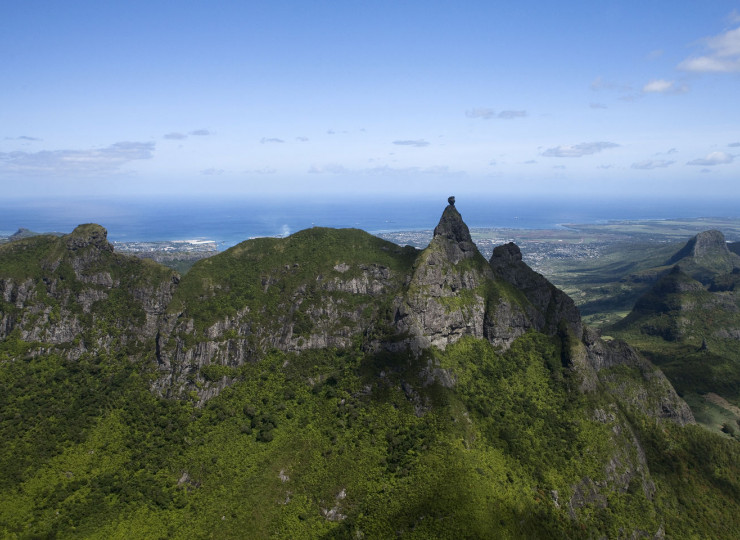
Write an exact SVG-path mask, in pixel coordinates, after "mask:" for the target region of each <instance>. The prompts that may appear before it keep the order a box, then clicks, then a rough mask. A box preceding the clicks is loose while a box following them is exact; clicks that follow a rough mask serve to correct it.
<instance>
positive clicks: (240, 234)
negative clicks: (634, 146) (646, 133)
mask: <svg viewBox="0 0 740 540" xmlns="http://www.w3.org/2000/svg"><path fill="white" fill-rule="evenodd" d="M446 205H447V201H446V200H445V199H444V198H443V199H442V200H437V199H436V198H435V199H434V200H432V199H430V198H429V197H423V196H422V197H417V198H409V197H393V196H390V195H389V196H386V197H365V198H347V199H330V198H321V197H314V198H310V199H300V198H297V197H283V198H269V197H252V198H247V197H237V198H217V197H210V198H203V197H200V198H194V197H191V198H185V197H182V198H176V197H175V198H173V197H158V198H153V197H147V198H139V199H137V198H126V199H115V200H114V199H75V200H70V201H63V200H42V199H33V200H32V199H25V200H18V199H16V200H0V235H10V234H12V233H14V232H15V231H16V230H18V228H20V227H25V228H27V229H31V230H33V231H37V232H64V233H67V232H70V231H71V230H72V229H74V227H75V226H77V225H78V224H80V223H99V224H100V225H102V226H104V227H105V228H106V229H107V230H108V239H109V240H110V241H113V242H116V241H117V242H132V241H157V240H213V241H215V242H217V243H218V245H219V249H225V248H228V247H230V246H233V245H235V244H237V243H239V242H241V241H243V240H246V239H248V238H253V237H258V236H287V235H289V234H291V233H294V232H296V231H299V230H301V229H305V228H308V227H312V226H323V227H355V228H359V229H363V230H366V231H368V232H371V233H377V232H383V231H401V230H420V229H432V228H434V226H435V225H436V224H437V222H438V221H439V217H440V215H441V214H442V211H443V210H444V208H445V206H446ZM456 207H457V209H458V210H459V212H460V213H461V214H462V216H463V219H464V220H465V222H466V223H467V224H468V226H469V227H492V228H515V229H553V228H559V227H561V226H562V225H563V224H566V223H603V222H606V221H610V220H636V219H670V218H695V217H726V218H738V217H740V204H738V201H737V200H713V201H709V200H707V201H702V200H696V199H695V200H685V199H682V200H665V199H661V200H658V201H655V200H634V199H622V200H615V199H608V200H607V199H604V200H594V199H574V198H567V199H566V198H563V199H557V198H532V197H527V198H525V197H519V198H513V197H493V196H487V197H475V198H473V197H471V198H469V199H468V198H466V197H458V198H457V204H456Z"/></svg>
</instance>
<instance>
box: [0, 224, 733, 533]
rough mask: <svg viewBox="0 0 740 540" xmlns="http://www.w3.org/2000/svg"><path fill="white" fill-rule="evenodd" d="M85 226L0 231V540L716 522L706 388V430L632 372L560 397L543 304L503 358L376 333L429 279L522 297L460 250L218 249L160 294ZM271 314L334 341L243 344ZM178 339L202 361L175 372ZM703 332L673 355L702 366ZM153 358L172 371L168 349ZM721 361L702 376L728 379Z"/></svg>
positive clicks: (652, 528)
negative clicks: (667, 417)
mask: <svg viewBox="0 0 740 540" xmlns="http://www.w3.org/2000/svg"><path fill="white" fill-rule="evenodd" d="M104 232H105V231H104V230H102V228H98V227H96V226H92V225H91V226H84V227H80V228H78V229H77V230H76V231H75V234H73V235H68V236H66V237H63V238H53V237H45V236H43V237H36V238H33V239H25V240H18V241H14V242H12V243H9V244H6V245H4V246H1V247H0V288H2V293H3V297H2V298H3V301H2V303H1V304H0V321H5V322H4V323H3V324H4V325H5V326H2V329H3V331H4V332H5V333H4V334H3V338H2V340H1V341H0V388H1V389H2V391H1V392H0V440H1V441H2V443H3V444H2V445H0V536H2V537H8V538H41V537H43V538H46V537H52V538H53V537H59V538H72V537H74V538H208V537H216V538H243V537H245V536H248V537H252V538H268V537H271V538H272V537H274V538H290V539H300V538H353V537H354V538H389V537H394V536H402V537H408V538H594V537H607V538H617V537H632V536H639V535H647V536H654V535H657V534H659V533H660V531H663V532H665V534H666V535H667V536H669V537H674V538H691V537H710V538H737V537H738V536H740V517H739V516H740V445H739V444H738V442H737V441H736V440H734V438H736V437H737V432H738V429H740V427H738V426H737V422H736V421H735V424H733V423H732V420H733V419H734V417H733V416H732V414H734V413H733V410H734V409H732V406H733V405H732V403H730V402H729V398H727V399H728V401H723V396H722V395H720V394H719V392H718V394H717V395H716V397H715V396H714V395H710V394H709V393H707V394H706V396H708V397H706V399H705V403H706V411H707V412H706V415H707V417H709V416H710V415H714V416H713V421H714V422H716V423H718V425H719V427H718V433H717V434H712V433H708V432H707V431H705V430H702V429H699V428H697V427H695V426H689V427H683V428H682V427H678V426H676V425H673V424H672V423H670V422H668V421H658V420H655V416H656V415H655V414H652V411H653V409H656V408H657V409H660V407H671V406H672V405H671V403H669V402H668V401H666V400H669V399H670V396H671V395H672V394H669V393H667V392H666V391H665V388H661V387H660V384H662V383H665V381H664V379H662V378H661V377H658V376H656V375H655V373H653V371H652V366H650V365H649V364H645V365H641V364H639V365H632V364H619V363H618V362H617V365H613V366H611V367H605V368H604V369H603V370H602V372H600V373H599V377H598V380H596V379H594V381H595V382H593V385H594V388H593V389H592V390H591V391H589V392H585V393H584V392H583V391H582V390H580V388H581V386H582V383H583V380H582V377H583V376H584V372H583V371H579V370H578V369H575V368H574V365H575V362H576V361H578V360H579V359H580V360H582V359H583V358H582V357H583V355H584V354H585V352H584V351H585V347H586V345H585V344H584V343H583V342H582V341H580V339H578V336H573V335H572V334H570V333H569V331H568V327H567V324H566V321H564V320H563V321H561V323H562V324H561V325H560V331H559V332H557V333H556V334H555V335H553V336H546V335H543V334H540V333H537V332H533V331H530V332H528V333H526V334H524V335H522V336H520V337H519V338H517V339H516V340H515V341H514V342H513V343H512V344H511V346H510V347H509V348H508V349H506V350H502V349H498V348H495V347H493V346H492V345H491V344H490V343H489V342H487V341H485V340H479V339H475V338H473V337H469V336H468V337H463V338H462V339H459V340H458V341H456V342H454V343H450V344H449V345H448V346H447V347H446V348H445V349H444V350H441V349H436V348H430V349H427V350H424V351H422V352H419V353H418V354H414V353H412V352H411V351H410V350H409V349H403V348H401V347H396V345H399V344H400V343H402V341H401V340H403V339H405V338H406V337H407V336H405V335H399V334H398V333H397V332H396V331H395V330H394V328H393V326H392V321H393V317H394V312H393V311H392V306H393V305H394V304H393V303H394V302H396V301H397V299H398V298H402V299H406V298H408V297H409V296H408V294H416V295H419V298H420V299H421V300H424V298H423V296H424V290H423V288H424V287H432V286H433V285H434V283H432V282H430V281H429V280H430V279H432V278H437V277H440V276H441V278H440V279H441V281H440V282H439V283H438V285H437V289H438V290H443V292H444V294H443V295H442V296H440V297H438V298H443V299H444V300H442V301H441V305H443V306H444V307H446V308H448V309H449V310H450V311H461V312H462V311H464V310H465V309H466V307H467V306H468V305H471V304H473V303H474V302H480V301H479V300H477V299H476V296H478V297H480V298H481V299H482V302H483V304H485V303H486V302H488V303H491V302H495V301H496V300H497V299H498V298H504V299H506V300H507V301H510V302H511V303H512V304H520V305H527V301H526V299H525V297H524V295H523V293H522V292H521V291H519V290H517V289H515V288H514V287H513V286H510V285H506V284H504V283H502V282H497V281H495V280H492V279H490V278H488V277H485V276H486V272H488V270H489V269H488V267H487V266H486V263H485V261H484V260H483V259H482V258H481V257H479V256H476V257H472V258H470V259H466V260H463V261H461V262H460V263H459V264H458V265H452V264H451V263H450V261H444V259H441V262H443V263H444V264H434V265H426V264H425V266H424V270H420V268H421V266H420V265H421V264H422V263H424V261H426V260H427V259H426V257H428V256H429V255H430V253H431V252H426V253H425V255H422V256H421V257H420V256H419V252H418V251H416V250H414V249H410V248H400V247H398V246H396V245H393V244H390V243H388V242H385V241H382V240H380V239H377V238H374V237H372V236H370V235H367V234H366V233H363V232H362V231H355V230H331V229H320V228H316V229H310V230H307V231H302V232H301V233H297V234H296V235H293V236H292V237H289V238H286V239H258V240H253V241H249V242H245V243H242V244H240V245H238V246H236V247H234V248H232V249H231V250H229V251H227V252H224V253H222V254H219V255H217V256H214V257H212V258H209V259H205V260H202V261H199V262H198V263H196V264H195V265H194V266H193V268H192V270H191V271H190V272H189V273H188V274H187V275H186V276H184V277H183V278H182V280H181V281H180V282H179V285H177V287H175V284H176V283H177V276H176V275H175V274H174V273H173V272H172V271H170V270H169V269H166V268H164V267H162V266H160V265H158V264H155V263H151V262H146V261H140V260H138V259H134V258H131V257H122V256H119V255H116V254H114V253H113V252H112V251H110V250H109V249H108V247H107V244H106V243H105V236H104ZM438 255H440V256H441V255H442V254H441V253H439V254H438ZM423 272H427V273H426V274H424V275H423V276H421V277H420V274H421V273H423ZM437 273H439V274H440V276H437ZM489 274H490V272H489ZM419 277H420V279H419V280H418V282H417V281H414V280H415V279H416V278H419ZM679 278H680V279H679ZM679 278H676V280H677V283H678V284H679V285H681V287H684V286H688V287H692V286H693V285H692V283H691V280H690V278H689V279H686V280H684V279H683V278H682V277H680V276H679ZM477 280H478V281H477ZM458 281H459V282H460V283H464V285H463V286H462V287H461V286H460V284H459V283H458ZM723 283H724V282H723ZM409 287H411V288H413V287H417V289H415V290H413V291H409ZM173 292H174V296H171V295H172V294H173ZM535 292H536V291H535ZM691 293H692V294H696V295H704V294H707V295H709V294H713V293H709V292H707V291H706V290H704V289H701V290H692V291H691ZM725 293H727V291H723V292H722V294H725ZM671 294H673V293H671ZM404 295H406V296H404ZM697 298H698V297H697ZM702 298H703V297H702ZM170 299H171V300H170ZM654 300H655V302H659V303H660V302H662V303H663V304H665V306H666V309H667V311H665V310H664V311H663V312H662V313H663V314H665V313H669V312H670V311H671V310H672V309H674V308H675V309H679V308H680V309H683V310H685V309H687V304H686V303H685V302H684V301H683V300H681V301H677V303H672V302H671V301H669V302H667V303H666V301H665V298H661V299H654ZM679 300H680V299H679ZM698 300H701V298H698ZM698 300H697V299H694V300H693V303H692V304H691V309H695V306H696V305H698V304H702V305H704V304H705V302H704V303H701V302H698ZM648 305H650V301H648V304H647V305H646V307H648ZM661 305H662V304H661ZM489 307H490V306H489ZM696 309H704V308H696ZM332 310H333V311H332ZM329 313H330V315H328V314H329ZM712 313H713V312H711V310H710V311H708V312H706V313H704V312H702V317H703V318H704V319H706V320H705V322H704V323H705V324H706V325H707V326H706V328H707V329H709V328H711V327H712V324H713V322H712V320H709V319H708V317H710V316H712ZM645 314H646V316H648V311H646V312H645ZM517 316H519V315H517ZM714 316H719V315H716V314H715V315H714ZM234 319H238V320H239V324H236V325H233V324H226V323H225V322H224V321H230V320H234ZM717 320H718V319H714V322H716V321H717ZM18 321H20V322H18ZM501 323H502V324H507V323H508V321H501ZM704 323H703V324H704ZM219 325H220V326H219ZM286 325H288V326H289V327H290V328H291V330H292V333H293V335H294V336H296V339H299V340H301V339H305V340H308V339H311V338H312V336H314V335H315V334H316V333H317V332H319V331H321V332H325V333H326V334H327V335H333V334H332V332H338V331H345V330H346V331H347V332H346V334H344V335H345V336H347V335H349V336H351V339H347V341H346V346H342V347H341V348H334V347H315V348H309V349H305V350H301V351H300V352H288V351H287V350H276V349H275V348H272V349H271V348H269V347H266V346H265V343H269V341H267V340H268V338H272V337H274V336H275V335H280V334H274V332H281V331H282V330H283V329H284V328H286ZM668 327H669V328H673V326H670V325H668ZM11 328H12V330H11V331H6V329H11ZM173 328H174V329H173ZM214 328H216V329H215V330H214ZM632 328H633V327H630V328H629V329H625V330H624V332H625V335H629V332H631V331H632ZM661 328H662V327H661ZM676 328H679V329H681V332H684V329H683V327H676ZM347 329H349V330H347ZM700 330H701V332H699V331H694V330H691V331H688V333H686V334H685V335H684V334H683V333H681V332H679V334H680V335H681V336H682V339H683V341H681V340H678V341H676V346H677V347H678V346H689V345H691V346H694V341H692V340H695V339H699V338H700V336H701V333H702V332H703V331H704V327H702V328H701V329H700ZM168 332H169V333H168ZM209 332H210V335H209V334H208V333H209ZM352 332H355V333H352ZM394 332H395V333H394ZM661 335H662V334H661ZM254 336H262V337H265V336H267V337H266V338H265V341H263V342H262V344H261V347H262V349H260V353H259V354H256V355H254V356H253V357H246V360H244V361H238V362H237V361H235V353H233V351H236V350H237V349H238V346H239V347H249V346H255V347H256V345H255V344H253V343H251V341H250V339H252V338H253V337H254ZM634 337H635V338H638V337H639V338H641V339H645V340H652V339H662V338H660V337H659V335H658V334H655V333H654V334H645V333H644V332H639V334H635V335H634ZM699 345H701V342H699ZM699 345H696V347H695V348H696V349H698V348H700V347H699ZM728 346H729V345H728ZM198 347H201V348H202V349H207V348H209V347H210V349H212V350H218V351H221V353H223V356H221V357H219V358H221V359H222V360H223V362H221V363H217V362H214V363H209V362H203V363H198V361H192V362H191V363H188V362H190V360H187V356H186V355H187V354H188V353H192V351H194V350H197V348H198ZM719 347H720V346H719V341H711V342H710V343H709V348H708V349H706V348H705V349H704V350H701V351H697V352H696V354H700V355H703V356H702V358H703V361H704V362H705V364H707V363H710V364H711V362H710V361H709V360H707V358H710V357H712V355H717V356H718V357H721V354H720V352H721V351H722V350H723V349H720V348H719ZM160 348H161V349H162V350H160ZM285 348H286V349H288V347H285ZM173 349H177V350H178V351H180V353H181V354H182V355H183V356H185V358H186V360H185V361H184V362H183V363H184V365H181V366H180V365H169V364H167V362H169V360H170V359H171V358H175V356H170V357H168V356H167V353H168V352H172V350H173ZM224 351H226V352H224ZM228 351H232V352H228ZM232 353H233V354H232ZM664 364H666V365H667V366H668V365H669V362H668V361H666V362H664ZM723 369H724V368H723V367H722V366H721V365H720V363H719V362H718V363H717V367H716V371H715V372H714V373H713V374H712V377H714V378H715V379H716V378H722V377H724V378H725V379H726V380H727V381H729V383H728V384H729V385H732V384H735V383H734V382H733V381H734V380H733V379H732V378H731V372H730V371H723ZM178 370H181V371H178ZM705 371H706V370H705ZM163 374H164V375H166V376H169V375H172V376H173V377H174V376H181V377H182V379H181V380H185V381H187V385H186V389H187V390H193V391H192V393H191V395H188V394H187V392H185V393H184V395H182V394H177V389H176V388H175V389H174V390H172V389H171V388H170V387H167V386H165V384H163V382H162V380H163V376H164V375H163ZM711 382H712V380H710V379H707V381H706V383H707V387H706V389H707V390H708V389H709V388H710V383H711ZM715 382H716V381H715ZM224 383H228V384H227V386H226V387H225V388H223V384H224ZM665 384H667V383H665ZM677 386H678V387H679V389H680V390H682V391H684V390H685V391H686V392H685V395H687V396H689V397H690V399H695V400H696V399H704V398H703V397H701V396H699V394H696V393H695V392H697V391H699V392H704V389H703V387H701V386H693V387H692V386H691V385H690V384H689V381H688V380H687V381H686V384H685V386H681V385H680V384H677ZM711 388H713V389H715V390H713V391H717V390H716V388H718V387H717V386H716V384H715V385H714V386H711ZM215 389H217V390H220V392H215ZM196 390H197V392H196ZM212 390H213V392H211V391H212ZM157 391H161V392H162V394H165V395H166V394H167V392H169V391H172V393H175V394H177V395H178V396H180V398H179V399H171V398H165V397H162V396H160V395H158V393H157ZM208 392H211V393H210V394H208ZM691 392H694V393H691ZM205 395H207V397H209V398H210V399H207V400H206V399H204V398H203V396H205ZM711 407H714V409H712V408H711ZM722 411H724V412H722ZM651 414H652V416H650V415H651Z"/></svg>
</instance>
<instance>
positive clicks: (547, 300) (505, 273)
mask: <svg viewBox="0 0 740 540" xmlns="http://www.w3.org/2000/svg"><path fill="white" fill-rule="evenodd" d="M489 263H490V265H491V268H492V269H493V273H494V275H495V276H496V277H497V278H499V279H502V280H504V281H506V282H507V283H510V284H511V285H513V286H514V287H516V288H517V289H519V290H520V291H521V292H523V293H524V295H525V296H526V297H527V300H529V301H530V302H531V303H532V305H533V306H534V307H535V308H536V309H537V311H538V312H539V314H541V317H539V318H538V317H535V318H534V322H535V324H534V326H535V327H536V328H537V330H539V331H541V332H544V333H546V334H549V335H553V334H554V333H555V332H557V330H558V325H559V324H560V323H561V321H562V322H565V324H567V326H568V327H569V328H570V330H571V331H572V332H573V335H575V336H576V337H580V336H581V334H582V333H583V324H582V322H581V315H580V313H579V312H578V308H577V307H576V305H575V303H574V302H573V300H572V299H571V298H570V297H569V296H568V295H567V294H565V293H564V292H563V291H561V290H560V289H558V288H557V287H555V285H553V284H552V283H550V282H549V281H548V280H547V279H546V278H545V277H544V276H542V275H541V274H538V273H537V272H535V271H534V270H532V269H531V268H530V267H529V266H527V264H526V263H525V262H524V261H522V252H521V251H520V250H519V247H518V246H517V245H516V244H514V243H513V242H510V243H508V244H504V245H502V246H498V247H496V248H495V249H494V250H493V254H492V255H491V259H490V261H489Z"/></svg>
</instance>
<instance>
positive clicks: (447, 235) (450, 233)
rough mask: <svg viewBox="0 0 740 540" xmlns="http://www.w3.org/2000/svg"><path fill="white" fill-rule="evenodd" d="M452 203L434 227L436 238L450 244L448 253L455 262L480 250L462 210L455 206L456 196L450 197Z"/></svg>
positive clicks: (449, 200)
mask: <svg viewBox="0 0 740 540" xmlns="http://www.w3.org/2000/svg"><path fill="white" fill-rule="evenodd" d="M448 202H449V203H450V204H449V205H448V206H447V208H445V209H444V212H442V217H441V218H440V220H439V223H438V224H437V226H436V227H435V228H434V240H438V239H439V240H441V241H443V242H445V243H446V244H448V247H450V248H451V249H448V250H447V251H448V253H449V254H450V256H451V257H450V258H451V259H452V260H453V262H455V263H457V262H458V261H460V260H462V259H468V258H470V257H472V256H473V255H475V254H476V253H477V252H478V248H477V247H476V246H475V244H474V243H473V239H472V238H471V237H470V230H469V229H468V226H467V225H465V222H464V221H463V218H462V216H461V215H460V212H458V211H457V208H455V198H454V197H450V198H449V199H448Z"/></svg>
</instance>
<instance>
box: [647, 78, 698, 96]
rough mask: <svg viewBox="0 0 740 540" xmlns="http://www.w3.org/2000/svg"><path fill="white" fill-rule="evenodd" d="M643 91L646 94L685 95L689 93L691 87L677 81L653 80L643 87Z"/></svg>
mask: <svg viewBox="0 0 740 540" xmlns="http://www.w3.org/2000/svg"><path fill="white" fill-rule="evenodd" d="M642 91H643V92H645V93H646V94H651V93H654V94H685V93H686V92H688V91H689V87H688V86H687V85H686V84H678V83H677V82H676V81H666V80H665V79H653V80H652V81H650V82H649V83H647V84H646V85H645V86H643V87H642Z"/></svg>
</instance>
